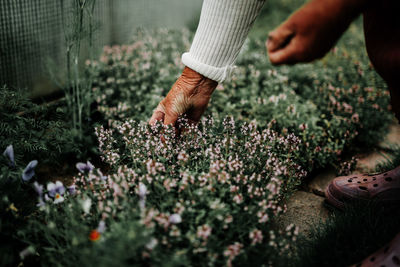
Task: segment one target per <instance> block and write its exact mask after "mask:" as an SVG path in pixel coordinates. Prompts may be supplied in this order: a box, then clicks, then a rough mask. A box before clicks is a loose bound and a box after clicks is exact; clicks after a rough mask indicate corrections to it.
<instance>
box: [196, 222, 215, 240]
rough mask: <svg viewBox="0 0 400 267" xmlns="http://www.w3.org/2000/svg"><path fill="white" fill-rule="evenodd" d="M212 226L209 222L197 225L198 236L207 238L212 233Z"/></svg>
mask: <svg viewBox="0 0 400 267" xmlns="http://www.w3.org/2000/svg"><path fill="white" fill-rule="evenodd" d="M211 231H212V229H211V227H210V226H209V225H208V224H203V225H201V226H199V227H197V233H196V235H197V237H198V238H201V239H203V240H207V239H208V237H209V236H210V235H211Z"/></svg>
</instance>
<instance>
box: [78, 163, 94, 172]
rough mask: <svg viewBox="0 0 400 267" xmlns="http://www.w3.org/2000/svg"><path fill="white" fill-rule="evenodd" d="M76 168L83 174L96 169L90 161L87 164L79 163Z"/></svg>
mask: <svg viewBox="0 0 400 267" xmlns="http://www.w3.org/2000/svg"><path fill="white" fill-rule="evenodd" d="M76 168H77V169H78V170H79V171H80V172H81V173H85V172H91V171H92V170H93V169H94V166H93V164H92V163H90V161H87V162H86V163H83V162H78V163H77V164H76Z"/></svg>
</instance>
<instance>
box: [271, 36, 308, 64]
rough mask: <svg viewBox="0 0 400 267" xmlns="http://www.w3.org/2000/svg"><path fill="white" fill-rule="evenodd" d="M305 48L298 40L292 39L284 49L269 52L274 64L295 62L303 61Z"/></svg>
mask: <svg viewBox="0 0 400 267" xmlns="http://www.w3.org/2000/svg"><path fill="white" fill-rule="evenodd" d="M302 51H303V48H302V46H301V45H299V44H298V43H297V42H296V41H293V40H292V41H291V42H290V43H289V45H287V46H285V47H284V48H282V49H279V50H276V51H273V52H270V53H268V56H269V60H270V61H271V63H272V64H274V65H280V64H294V63H298V62H301V61H302V60H301V58H302V57H301V55H302V53H303V52H302Z"/></svg>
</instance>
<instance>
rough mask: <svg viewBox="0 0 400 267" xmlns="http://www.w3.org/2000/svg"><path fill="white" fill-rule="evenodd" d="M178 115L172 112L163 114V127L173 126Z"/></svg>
mask: <svg viewBox="0 0 400 267" xmlns="http://www.w3.org/2000/svg"><path fill="white" fill-rule="evenodd" d="M178 117H179V114H178V113H177V112H173V111H171V110H168V109H167V111H166V112H165V117H164V125H170V124H171V125H172V126H175V123H176V121H177V120H178Z"/></svg>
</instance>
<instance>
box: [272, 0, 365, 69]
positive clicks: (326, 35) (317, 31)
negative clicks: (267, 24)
mask: <svg viewBox="0 0 400 267" xmlns="http://www.w3.org/2000/svg"><path fill="white" fill-rule="evenodd" d="M367 1H368V0H312V1H310V2H309V3H307V4H305V5H304V6H303V7H302V8H300V9H299V10H297V11H296V12H295V13H294V14H293V15H292V16H290V17H289V18H288V19H287V20H286V21H285V22H284V23H282V24H281V25H280V26H279V27H278V28H276V29H275V30H274V31H272V32H271V33H270V34H269V36H268V40H267V42H266V46H267V50H268V55H269V59H270V61H271V63H272V64H275V65H279V64H295V63H298V62H309V61H312V60H314V59H317V58H321V57H323V56H324V55H325V54H326V53H327V52H328V51H329V49H330V48H331V47H332V46H333V45H334V44H335V42H336V41H337V40H338V39H339V37H340V36H341V35H342V34H343V32H344V31H345V30H346V29H347V27H348V26H349V24H350V23H351V21H352V20H353V19H354V18H355V17H356V16H357V15H358V14H359V13H360V12H361V11H362V9H363V8H364V6H365V5H366V3H367Z"/></svg>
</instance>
